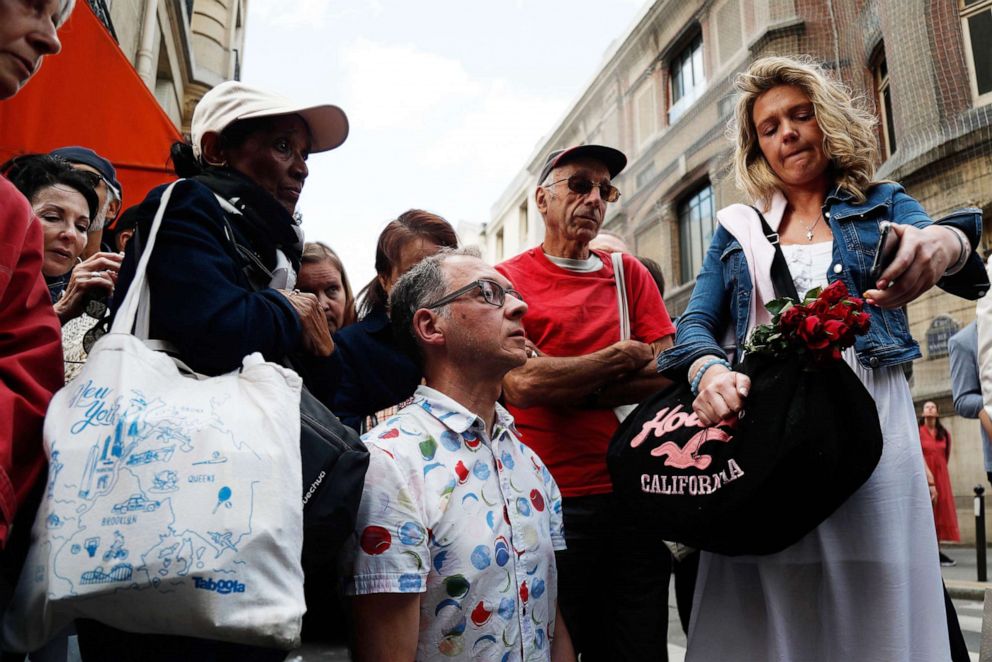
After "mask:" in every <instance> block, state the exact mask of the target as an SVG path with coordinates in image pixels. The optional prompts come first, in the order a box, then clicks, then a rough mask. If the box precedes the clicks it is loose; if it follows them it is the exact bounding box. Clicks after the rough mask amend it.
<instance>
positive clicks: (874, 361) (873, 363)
mask: <svg viewBox="0 0 992 662" xmlns="http://www.w3.org/2000/svg"><path fill="white" fill-rule="evenodd" d="M868 365H870V366H871V367H872V368H877V367H878V357H877V356H873V357H871V358H870V359H868Z"/></svg>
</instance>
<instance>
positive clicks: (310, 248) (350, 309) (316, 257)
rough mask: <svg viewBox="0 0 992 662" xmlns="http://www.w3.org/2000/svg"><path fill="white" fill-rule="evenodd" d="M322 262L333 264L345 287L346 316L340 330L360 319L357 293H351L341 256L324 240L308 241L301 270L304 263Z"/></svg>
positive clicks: (304, 249) (302, 258)
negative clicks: (356, 311) (356, 301)
mask: <svg viewBox="0 0 992 662" xmlns="http://www.w3.org/2000/svg"><path fill="white" fill-rule="evenodd" d="M321 262H330V263H331V266H332V267H334V268H335V269H337V270H338V273H339V274H341V285H342V286H343V287H344V316H343V317H342V319H341V326H340V327H338V331H340V330H341V329H343V328H344V327H346V326H348V325H349V324H354V323H355V322H357V321H358V316H357V315H356V314H355V295H354V294H352V293H351V283H349V282H348V274H347V273H346V272H345V270H344V263H342V262H341V258H339V257H338V254H337V253H335V252H334V249H333V248H331V247H330V246H328V245H327V244H325V243H323V242H320V241H308V242H306V243H305V244H303V255H302V257H301V258H300V264H301V266H300V270H301V271H302V269H303V267H302V265H304V264H319V263H321Z"/></svg>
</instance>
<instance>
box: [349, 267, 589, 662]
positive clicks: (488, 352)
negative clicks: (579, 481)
mask: <svg viewBox="0 0 992 662" xmlns="http://www.w3.org/2000/svg"><path fill="white" fill-rule="evenodd" d="M389 309H390V315H391V317H392V324H393V329H394V332H395V337H396V339H397V341H398V342H401V343H402V344H404V345H405V346H406V347H407V348H408V349H409V350H410V351H411V354H412V355H415V356H417V357H418V360H419V363H420V365H421V367H422V368H423V374H424V380H425V385H422V386H419V387H418V388H417V390H416V392H415V393H414V397H413V402H412V403H411V404H410V405H408V406H406V407H404V408H403V409H401V410H400V411H399V412H398V413H397V414H396V415H395V416H393V417H391V418H389V419H388V420H387V421H385V422H384V423H382V424H381V425H379V426H377V427H375V428H373V429H372V430H370V431H369V432H368V433H367V434H366V435H364V436H363V437H362V439H363V440H364V441H365V443H366V444H367V445H368V447H369V450H370V453H371V458H370V463H369V469H368V473H367V474H366V477H365V492H364V494H363V495H362V504H361V507H360V509H359V513H358V522H357V524H356V531H355V533H356V536H355V540H354V541H353V543H352V544H351V545H349V546H348V549H346V551H345V559H346V560H345V572H344V573H343V574H344V575H345V576H346V577H348V578H349V579H348V581H347V584H346V592H347V593H348V594H349V595H352V596H354V597H353V598H352V611H353V615H354V618H353V621H354V628H355V636H354V650H353V654H354V659H355V660H357V661H364V660H375V662H381V661H388V660H412V659H418V660H421V659H423V660H433V659H450V660H502V659H514V660H538V659H542V660H556V661H557V660H572V661H574V660H575V654H574V652H573V651H572V647H571V640H570V639H569V636H568V630H567V629H566V628H565V625H564V623H563V622H562V621H561V619H560V618H559V617H558V609H557V604H558V603H557V583H558V581H557V571H556V569H555V550H557V549H562V548H564V538H563V534H562V524H561V499H560V496H559V493H558V487H557V486H556V485H555V482H554V479H553V478H552V477H551V474H550V473H548V470H547V469H546V468H545V467H544V464H543V463H542V462H541V460H540V459H539V458H538V457H537V455H536V454H535V453H534V452H533V451H531V450H530V449H529V448H527V446H525V445H524V444H522V443H521V442H520V440H519V438H518V437H517V434H516V430H515V428H514V425H513V418H512V417H511V416H510V415H509V414H508V413H507V411H506V410H505V409H504V408H503V407H502V406H500V405H499V404H498V403H497V399H498V398H499V395H500V391H501V390H502V380H503V376H504V375H505V374H506V372H507V371H509V370H511V369H513V368H515V367H518V366H520V365H522V364H523V363H524V362H525V361H527V354H526V348H525V337H524V330H523V325H522V324H521V319H522V318H523V315H524V313H525V312H526V310H527V304H525V303H524V302H523V299H522V298H521V297H520V294H519V293H518V292H516V291H515V290H514V289H512V286H511V284H510V282H509V281H508V280H507V279H506V278H505V277H503V276H502V275H500V274H499V273H498V272H497V271H496V270H495V269H493V268H492V267H490V266H489V265H487V264H486V263H485V262H483V261H482V260H480V259H479V258H478V257H476V256H475V255H473V254H472V253H470V252H467V251H464V250H461V251H458V250H456V251H443V252H441V253H438V254H437V255H433V256H431V257H427V258H425V259H424V260H423V261H422V262H420V263H419V264H418V265H416V266H415V267H413V268H412V269H411V270H410V271H409V272H408V273H406V274H405V275H404V276H403V277H402V278H400V279H399V280H398V281H397V282H396V284H395V286H394V287H393V290H392V293H391V294H390V297H389Z"/></svg>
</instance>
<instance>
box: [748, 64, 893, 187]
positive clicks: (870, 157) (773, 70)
mask: <svg viewBox="0 0 992 662" xmlns="http://www.w3.org/2000/svg"><path fill="white" fill-rule="evenodd" d="M779 85H793V86H795V87H798V88H799V89H800V90H802V91H803V93H804V94H806V96H807V97H809V100H810V101H811V102H812V103H813V111H814V113H815V116H816V122H817V124H818V125H819V126H820V131H822V132H823V151H824V153H825V154H826V156H827V158H829V159H830V166H829V174H830V175H831V176H832V178H833V180H834V183H835V184H836V185H837V186H838V187H839V188H842V189H844V190H845V191H847V192H848V193H850V194H851V195H852V196H854V199H855V200H856V201H858V202H864V200H865V193H866V192H867V190H868V188H869V187H870V186H871V184H872V181H873V177H874V176H875V163H876V162H877V160H878V143H877V142H876V139H875V124H876V123H877V120H876V119H875V117H874V115H872V114H871V113H869V112H868V111H867V110H865V109H864V108H862V107H861V100H860V99H855V98H854V97H852V94H851V91H850V90H849V89H848V88H847V87H846V86H845V85H844V84H843V83H841V82H839V81H838V80H836V79H835V78H833V77H832V76H831V75H829V74H827V72H826V71H825V70H824V68H823V66H822V65H820V64H819V63H817V62H816V61H815V60H813V58H811V57H808V56H803V57H798V58H792V57H782V56H773V57H764V58H761V59H759V60H755V61H754V62H753V63H752V64H751V66H750V67H748V70H747V71H745V72H744V73H741V74H738V76H737V79H736V80H735V81H734V87H735V88H736V89H737V91H738V92H739V93H740V96H739V97H738V99H737V106H736V108H735V110H734V118H733V119H732V120H731V124H730V126H729V127H728V129H729V133H730V134H731V136H730V137H731V140H732V141H733V142H734V143H735V149H734V177H735V179H736V181H737V187H738V188H739V189H741V190H742V191H743V192H744V193H746V194H747V196H748V197H749V198H750V199H751V200H752V201H755V202H759V201H760V202H766V203H767V202H768V200H769V199H770V198H771V196H772V194H773V193H774V192H775V191H776V190H777V189H779V188H780V187H781V180H779V178H778V175H776V174H775V172H774V171H773V170H772V169H771V166H769V165H768V161H767V160H766V159H765V156H764V154H763V153H762V152H761V147H760V146H759V144H758V134H757V131H756V129H755V126H754V121H753V118H752V113H753V112H754V103H755V101H756V100H757V98H758V97H759V96H761V95H762V94H764V93H765V92H767V91H768V90H770V89H772V88H773V87H777V86H779Z"/></svg>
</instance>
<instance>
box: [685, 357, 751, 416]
mask: <svg viewBox="0 0 992 662" xmlns="http://www.w3.org/2000/svg"><path fill="white" fill-rule="evenodd" d="M750 390H751V380H750V378H749V377H748V376H747V375H745V374H744V373H740V372H734V371H732V370H727V368H725V367H724V366H722V365H713V366H710V367H709V368H708V369H707V370H706V372H705V373H703V378H702V380H701V381H700V382H699V395H698V396H696V399H695V400H694V401H693V403H692V410H693V411H694V412H695V413H696V416H697V417H698V418H699V423H700V424H701V425H703V426H704V427H709V426H711V425H716V424H717V423H719V422H720V421H722V420H724V419H727V418H730V417H732V416H735V415H737V414H738V413H739V412H740V411H741V409H743V408H744V400H745V399H746V398H747V394H748V391H750Z"/></svg>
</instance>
